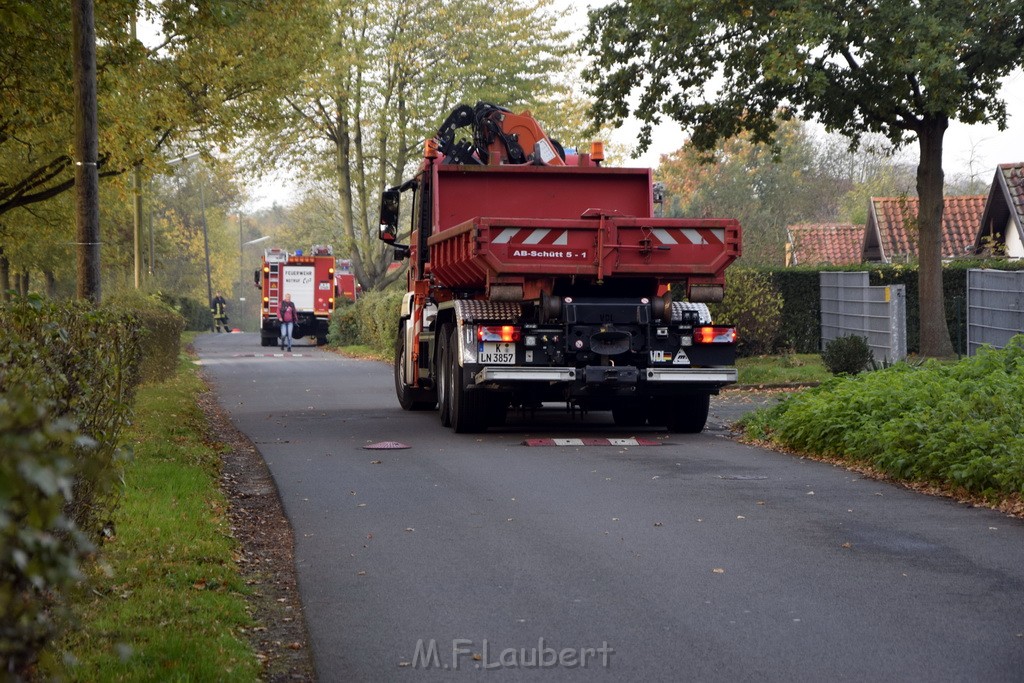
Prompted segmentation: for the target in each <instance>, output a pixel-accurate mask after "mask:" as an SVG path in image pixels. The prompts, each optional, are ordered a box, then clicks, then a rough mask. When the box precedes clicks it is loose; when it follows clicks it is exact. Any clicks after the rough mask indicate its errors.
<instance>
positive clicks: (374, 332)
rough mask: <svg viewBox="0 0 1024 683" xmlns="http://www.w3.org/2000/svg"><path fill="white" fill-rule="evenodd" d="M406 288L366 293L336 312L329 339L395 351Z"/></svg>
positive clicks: (390, 351)
mask: <svg viewBox="0 0 1024 683" xmlns="http://www.w3.org/2000/svg"><path fill="white" fill-rule="evenodd" d="M404 294H405V292H403V291H388V292H367V293H365V294H363V295H362V296H361V297H359V300H358V301H356V302H355V303H354V304H352V305H347V306H344V307H342V308H340V309H338V310H336V311H335V312H334V315H332V316H331V323H330V328H329V333H328V339H329V340H330V342H331V343H332V344H337V345H339V346H345V345H352V344H363V345H365V346H369V347H370V348H372V349H373V350H374V351H376V352H378V353H380V354H381V355H390V354H391V353H392V352H393V351H394V347H395V338H396V337H398V314H399V312H400V309H401V305H402V297H403V296H404Z"/></svg>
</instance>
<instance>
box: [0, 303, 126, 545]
mask: <svg viewBox="0 0 1024 683" xmlns="http://www.w3.org/2000/svg"><path fill="white" fill-rule="evenodd" d="M0 315H2V318H3V320H4V325H3V326H2V327H0V395H6V394H7V393H8V392H9V391H11V390H12V389H13V388H15V387H22V389H23V390H24V391H25V392H26V398H27V399H28V400H30V401H33V402H34V404H35V405H37V406H38V407H39V408H40V409H41V410H43V411H45V412H46V413H47V414H49V415H53V416H55V417H56V418H64V419H68V420H70V421H72V422H73V423H74V424H75V425H77V427H78V430H79V432H80V433H82V434H83V435H85V436H87V437H89V438H91V439H92V440H93V441H95V442H96V446H95V447H91V448H88V449H82V450H81V451H80V452H76V457H75V463H74V464H75V466H74V472H73V474H74V497H73V500H72V501H71V502H70V503H69V509H68V511H67V512H68V515H69V516H70V517H71V518H72V519H73V521H74V522H75V524H76V525H77V526H78V528H79V529H82V530H83V531H85V532H86V533H88V534H90V535H94V534H98V533H99V532H100V529H101V527H102V525H103V523H104V522H105V521H106V519H107V518H108V516H109V510H110V509H111V508H112V506H113V505H114V504H115V502H116V494H117V490H116V488H115V485H116V484H117V482H119V481H120V478H121V466H122V462H123V460H124V458H125V457H126V455H125V453H123V452H122V451H121V450H120V449H119V448H118V442H119V439H120V436H121V431H122V430H123V428H124V427H125V425H127V423H128V421H129V420H130V418H131V404H132V400H133V398H134V395H135V389H136V387H137V385H138V382H139V357H140V348H141V347H140V338H141V330H140V323H139V318H138V316H137V315H135V314H133V313H124V312H115V311H113V310H111V309H102V308H101V309H96V308H93V307H92V306H91V305H89V304H87V303H85V302H81V301H73V302H65V303H59V304H58V303H52V302H43V301H42V300H41V299H39V298H37V297H33V298H29V299H22V300H17V301H14V302H11V303H8V304H4V305H3V306H0Z"/></svg>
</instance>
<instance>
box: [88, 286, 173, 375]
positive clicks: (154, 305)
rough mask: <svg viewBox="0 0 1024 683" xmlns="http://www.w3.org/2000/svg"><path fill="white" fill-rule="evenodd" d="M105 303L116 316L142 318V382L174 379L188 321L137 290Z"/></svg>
mask: <svg viewBox="0 0 1024 683" xmlns="http://www.w3.org/2000/svg"><path fill="white" fill-rule="evenodd" d="M105 303H106V305H107V306H108V307H109V308H110V309H111V310H112V311H114V314H115V315H129V314H133V315H136V316H138V318H139V321H140V324H141V328H140V332H141V336H140V344H141V348H142V358H141V361H140V365H139V378H140V381H142V382H161V381H163V380H166V379H170V378H171V377H173V376H174V373H175V372H176V371H177V368H178V354H179V352H180V350H181V333H182V331H183V330H184V328H185V318H184V317H183V316H182V315H181V314H180V313H179V312H178V311H176V310H174V308H172V307H171V306H170V305H169V304H167V303H165V302H164V301H162V300H161V299H160V298H159V297H157V296H147V295H144V294H141V293H139V292H137V291H135V290H131V291H128V292H124V293H122V294H118V295H117V296H115V297H112V298H111V299H109V300H107V301H106V302H105Z"/></svg>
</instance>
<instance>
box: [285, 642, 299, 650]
mask: <svg viewBox="0 0 1024 683" xmlns="http://www.w3.org/2000/svg"><path fill="white" fill-rule="evenodd" d="M288 649H289V650H301V649H302V643H289V644H288Z"/></svg>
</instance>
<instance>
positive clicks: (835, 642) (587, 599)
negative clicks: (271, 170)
mask: <svg viewBox="0 0 1024 683" xmlns="http://www.w3.org/2000/svg"><path fill="white" fill-rule="evenodd" d="M196 347H197V349H198V351H199V355H200V359H201V363H202V366H203V368H204V371H205V373H206V374H207V376H208V377H209V378H210V379H211V380H212V381H213V383H214V386H215V388H216V390H217V393H218V396H219V400H220V402H221V403H222V405H223V406H224V408H225V409H226V410H227V411H228V413H229V414H230V417H231V419H232V421H233V422H234V424H235V425H236V426H237V427H238V428H239V429H241V431H243V432H245V433H246V434H247V435H248V436H249V437H250V438H251V439H252V440H253V442H255V444H256V445H257V447H258V448H259V450H260V451H261V453H262V454H263V457H264V458H265V459H266V461H267V463H268V465H269V466H270V469H271V471H272V473H273V476H274V478H275V480H276V482H277V486H278V489H279V491H280V494H281V498H282V501H283V503H284V507H285V511H286V514H287V516H288V518H289V520H290V521H291V523H292V526H293V529H294V531H295V538H296V564H297V567H298V574H299V587H300V593H301V596H302V602H303V607H304V610H305V614H306V618H307V621H308V624H309V628H310V631H311V633H310V637H311V642H312V646H313V650H314V656H315V660H316V665H317V669H318V672H319V676H320V679H321V680H323V681H394V680H417V681H418V680H461V679H470V678H479V677H481V676H482V677H485V678H486V677H487V676H488V675H490V676H492V677H497V678H500V679H503V680H504V679H515V680H549V681H550V680H563V679H571V680H593V679H598V680H632V681H641V680H643V681H681V680H704V681H738V680H755V679H756V680H773V681H775V680H785V681H821V680H833V679H837V680H838V679H842V680H854V681H863V680H914V681H917V680H922V681H923V680H928V681H950V680H985V681H1020V680H1024V522H1022V521H1021V520H1017V519H1013V518H1008V517H1005V516H1003V515H1001V514H998V513H995V512H992V511H989V510H983V509H974V508H969V507H966V506H963V505H960V504H957V503H954V502H951V501H948V500H945V499H940V498H932V497H928V496H924V495H921V494H917V493H913V492H910V491H906V490H903V489H900V488H898V487H895V486H891V485H887V484H884V483H879V482H876V481H872V480H866V479H863V478H862V477H860V476H859V475H857V474H855V473H851V472H847V471H845V470H843V469H840V468H836V467H831V466H829V465H825V464H821V463H816V462H812V461H808V460H802V459H800V458H797V457H794V456H791V455H787V454H782V453H775V452H772V451H768V450H763V449H759V448H752V447H749V446H745V445H742V444H739V443H737V442H736V441H734V440H733V439H731V438H729V436H728V430H727V429H725V428H724V426H723V424H722V423H723V422H724V421H726V420H727V419H732V417H734V416H735V415H736V414H738V412H742V409H744V408H743V406H742V405H740V406H739V407H737V402H736V401H735V400H731V401H718V400H716V401H714V402H713V403H712V421H713V422H717V423H718V424H712V425H711V428H710V429H709V430H706V431H705V432H704V433H703V434H700V435H672V436H671V437H668V436H667V435H665V434H663V433H659V432H656V431H647V432H639V433H636V434H634V433H630V432H624V431H623V430H621V429H618V428H616V427H615V426H614V425H613V424H611V421H610V418H609V417H606V416H604V415H600V414H594V415H589V416H586V417H585V418H584V419H582V420H581V419H580V418H579V417H578V416H577V417H576V418H575V419H573V418H572V416H569V415H567V414H565V413H564V412H562V411H559V410H557V409H553V410H551V411H546V412H545V413H544V414H538V415H536V416H519V417H515V418H513V419H511V420H510V423H509V425H507V426H506V427H505V428H503V429H502V430H500V431H493V432H489V433H486V434H482V435H466V436H463V435H455V434H453V433H452V432H451V431H450V430H447V429H443V428H441V426H440V424H439V422H438V420H437V416H436V413H434V412H425V413H415V412H403V411H402V410H401V409H400V408H399V406H398V404H397V401H396V399H395V397H394V392H393V388H392V380H391V370H390V367H388V366H386V365H383V364H381V363H377V362H371V361H359V360H351V359H346V358H341V357H339V356H337V355H334V354H331V353H329V352H326V351H321V350H318V349H315V348H313V347H303V346H296V347H295V353H294V354H291V355H281V354H279V352H276V350H274V349H263V348H262V347H260V346H259V340H258V338H257V337H256V335H253V334H241V335H240V334H233V335H203V336H201V337H199V338H198V339H197V341H196ZM740 403H742V402H740ZM545 436H554V437H560V438H561V437H567V436H582V437H609V438H611V437H627V436H643V437H646V438H649V439H654V440H658V441H659V442H660V444H661V445H659V446H650V447H616V446H604V447H596V446H593V447H527V446H524V445H523V443H522V442H523V441H524V439H526V438H539V437H545ZM385 441H393V442H399V443H401V444H403V445H407V446H408V448H406V449H400V450H366V449H364V446H365V445H367V444H371V443H377V442H385ZM583 664H585V666H583Z"/></svg>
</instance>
